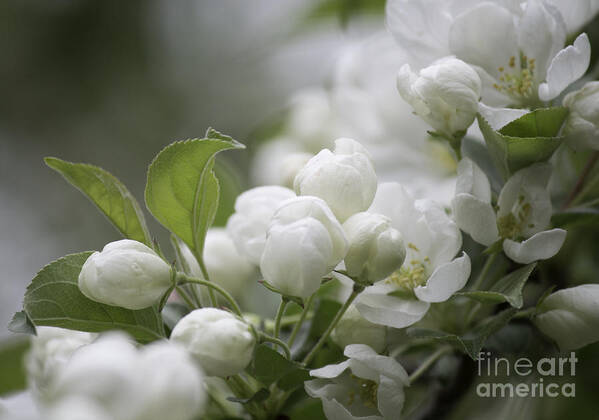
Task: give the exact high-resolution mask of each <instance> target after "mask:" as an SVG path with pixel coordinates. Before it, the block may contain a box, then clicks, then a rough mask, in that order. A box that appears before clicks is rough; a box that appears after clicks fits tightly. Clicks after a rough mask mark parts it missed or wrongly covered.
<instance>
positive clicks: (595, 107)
mask: <svg viewBox="0 0 599 420" xmlns="http://www.w3.org/2000/svg"><path fill="white" fill-rule="evenodd" d="M563 105H564V106H566V107H568V110H569V111H570V113H569V114H568V118H567V120H566V124H565V125H564V135H566V136H567V138H568V142H569V144H570V145H572V146H574V147H576V148H580V149H585V148H590V149H594V150H599V82H588V83H586V84H585V85H584V86H583V87H582V88H581V89H579V90H577V91H574V92H570V93H569V94H567V95H566V97H565V98H564V100H563Z"/></svg>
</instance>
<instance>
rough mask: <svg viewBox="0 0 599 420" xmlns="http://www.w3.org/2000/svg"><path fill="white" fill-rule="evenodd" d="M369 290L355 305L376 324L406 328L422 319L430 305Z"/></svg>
mask: <svg viewBox="0 0 599 420" xmlns="http://www.w3.org/2000/svg"><path fill="white" fill-rule="evenodd" d="M367 290H368V289H366V291H364V292H362V294H361V295H360V296H358V300H357V302H356V303H355V306H356V308H357V309H358V311H360V313H361V314H362V316H363V317H364V318H366V319H367V320H368V321H370V322H374V323H375V324H381V325H387V326H389V327H393V328H404V327H407V326H409V325H412V324H414V323H416V322H418V321H420V320H421V319H422V317H423V316H424V314H426V311H428V308H429V306H430V305H429V304H428V303H426V302H421V301H419V300H416V299H412V300H405V299H400V298H398V297H395V296H388V295H384V294H369V293H367Z"/></svg>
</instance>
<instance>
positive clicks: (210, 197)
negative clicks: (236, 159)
mask: <svg viewBox="0 0 599 420" xmlns="http://www.w3.org/2000/svg"><path fill="white" fill-rule="evenodd" d="M244 147H245V146H244V145H243V144H241V143H238V142H236V141H235V140H233V139H232V138H231V137H228V136H225V135H223V134H220V133H218V132H217V131H215V130H212V129H209V130H208V132H207V133H206V137H205V138H203V139H193V140H186V141H180V142H176V143H173V144H171V145H169V146H167V147H166V148H164V149H163V150H162V151H161V152H160V153H159V154H158V155H157V156H156V158H154V161H153V162H152V163H151V164H150V167H149V169H148V182H147V185H146V191H145V198H146V205H147V207H148V209H149V210H150V212H151V213H152V215H153V216H154V217H155V218H156V220H158V221H159V222H160V223H161V224H162V225H164V226H165V227H166V228H167V229H168V230H170V231H171V232H172V233H174V234H175V235H177V236H178V237H179V238H181V240H182V241H183V242H185V243H186V244H187V246H189V248H190V249H191V250H192V252H193V253H194V254H195V255H196V257H197V258H198V259H201V257H202V251H203V247H204V238H205V236H206V231H207V230H208V228H209V227H210V226H211V225H212V222H213V221H214V217H215V215H216V210H217V208H218V198H219V197H218V196H219V185H218V180H217V179H216V176H215V175H214V172H213V167H214V158H215V155H216V154H217V153H218V152H221V151H223V150H227V149H242V148H244Z"/></svg>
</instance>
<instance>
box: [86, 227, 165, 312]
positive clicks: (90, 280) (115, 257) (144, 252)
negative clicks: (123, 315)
mask: <svg viewBox="0 0 599 420" xmlns="http://www.w3.org/2000/svg"><path fill="white" fill-rule="evenodd" d="M171 286H172V280H171V267H170V266H169V265H168V264H167V263H166V262H164V260H163V259H162V258H160V257H159V256H158V254H156V253H155V252H154V251H153V250H152V249H150V248H149V247H147V246H146V245H144V244H142V243H141V242H137V241H133V240H130V239H121V240H120V241H116V242H111V243H109V244H107V245H106V246H104V248H103V249H102V252H97V251H96V252H94V253H93V254H92V255H90V256H89V258H88V259H87V260H86V261H85V264H83V267H82V268H81V273H80V274H79V289H80V290H81V293H83V294H84V295H85V296H87V297H88V298H90V299H91V300H94V301H96V302H100V303H105V304H107V305H114V306H121V307H123V308H127V309H143V308H147V307H148V306H151V305H153V304H155V303H157V302H158V301H159V300H160V298H161V297H162V295H164V293H166V291H167V290H168V289H169V288H170V287H171Z"/></svg>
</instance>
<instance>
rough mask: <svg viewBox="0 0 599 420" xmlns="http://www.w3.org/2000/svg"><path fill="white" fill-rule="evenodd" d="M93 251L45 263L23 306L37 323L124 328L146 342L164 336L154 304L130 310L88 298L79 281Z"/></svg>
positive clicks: (88, 328) (95, 329)
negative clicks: (82, 268) (80, 287)
mask: <svg viewBox="0 0 599 420" xmlns="http://www.w3.org/2000/svg"><path fill="white" fill-rule="evenodd" d="M91 254H92V252H82V253H79V254H71V255H67V256H65V257H63V258H60V259H58V260H56V261H53V262H51V263H50V264H48V265H47V266H45V267H44V268H43V269H42V270H41V271H40V272H39V273H38V274H37V275H36V276H35V278H34V279H33V280H32V282H31V284H30V285H29V286H28V287H27V291H26V292H25V299H24V301H23V309H24V311H25V312H26V313H27V316H28V317H29V319H31V321H32V322H33V324H34V325H36V326H40V325H46V326H51V327H61V328H68V329H72V330H79V331H88V332H102V331H108V330H123V331H125V332H127V333H129V334H131V335H132V336H133V337H134V338H135V339H136V340H137V341H139V342H141V343H146V342H150V341H154V340H157V339H160V338H164V336H165V334H164V327H163V325H162V319H161V318H160V315H159V314H158V311H157V310H156V308H154V307H150V308H145V309H140V310H135V311H133V310H130V309H125V308H120V307H118V306H110V305H104V304H101V303H98V302H94V301H92V300H90V299H88V298H86V297H85V296H84V295H83V294H82V293H81V291H80V290H79V286H78V285H77V281H78V278H79V272H80V271H81V267H82V266H83V263H84V262H85V261H86V260H87V258H88V257H89V256H90V255H91Z"/></svg>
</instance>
